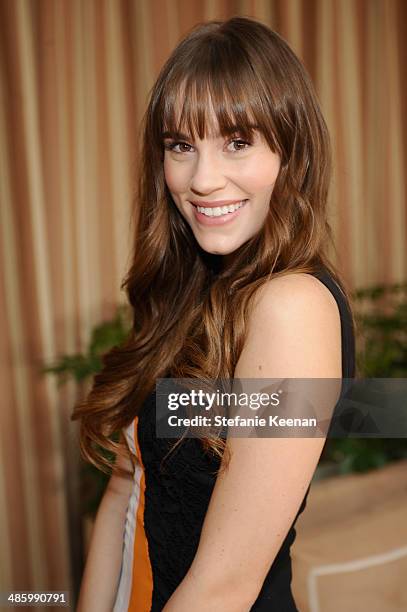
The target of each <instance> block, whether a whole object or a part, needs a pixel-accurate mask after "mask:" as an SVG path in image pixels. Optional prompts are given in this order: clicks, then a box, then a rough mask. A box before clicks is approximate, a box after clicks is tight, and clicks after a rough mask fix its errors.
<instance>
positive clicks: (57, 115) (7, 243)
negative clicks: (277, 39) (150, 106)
mask: <svg viewBox="0 0 407 612" xmlns="http://www.w3.org/2000/svg"><path fill="white" fill-rule="evenodd" d="M232 15H246V16H252V17H256V18H258V19H260V20H262V21H264V22H265V23H267V24H269V25H270V26H271V27H272V28H274V29H276V30H277V31H278V32H280V33H281V34H282V35H283V36H285V37H286V38H287V40H288V41H289V42H290V44H291V45H292V47H293V48H294V50H295V51H296V52H297V54H298V55H299V56H300V57H302V59H303V60H304V62H305V64H306V66H307V68H308V70H309V71H310V73H311V76H312V78H313V80H314V82H315V85H316V88H317V91H318V94H319V97H320V100H321V104H322V107H323V110H324V113H325V117H326V119H327V121H328V124H329V127H330V130H331V135H332V140H333V144H334V151H335V164H336V171H335V176H334V181H333V184H332V191H331V223H332V226H333V228H334V231H335V236H336V240H337V246H338V251H339V257H340V259H339V261H338V263H339V265H340V267H341V269H342V271H343V273H344V275H345V278H346V279H347V281H348V283H349V286H350V287H357V286H364V285H368V284H371V283H374V282H381V281H386V282H390V281H401V280H405V279H406V276H407V275H406V264H407V262H406V209H405V191H406V188H405V182H404V181H405V179H404V169H405V165H406V156H407V152H406V142H407V127H406V120H405V117H406V111H407V108H406V96H405V93H406V84H405V83H406V73H405V69H406V68H405V67H406V60H407V53H406V52H407V43H406V36H405V26H406V23H407V3H406V2H404V1H403V0H399V1H398V0H303V1H301V0H269V1H267V0H257V1H255V0H253V1H231V0H229V1H228V0H206V1H205V0H202V1H198V0H195V1H194V0H1V1H0V199H1V211H0V214H1V216H0V223H1V228H0V236H1V266H0V309H1V310H0V325H1V329H0V333H1V348H2V351H1V369H0V376H1V380H0V390H1V410H0V419H1V420H0V442H1V446H0V459H1V461H0V542H1V544H0V546H1V556H0V591H3V590H5V589H17V588H18V589H71V588H72V586H73V583H74V582H75V580H76V581H77V576H76V575H75V574H76V573H77V568H78V559H79V558H80V551H79V548H78V547H79V546H80V542H79V540H78V523H77V522H75V520H74V518H73V517H74V516H75V506H76V502H77V441H76V438H75V435H76V428H75V427H74V426H73V424H71V423H70V422H69V417H70V413H71V410H72V405H73V403H74V401H75V397H76V390H75V387H74V385H73V384H72V383H68V384H67V385H66V386H64V387H62V388H57V386H56V383H55V380H53V379H52V378H50V377H44V376H42V375H41V374H40V373H39V367H40V366H41V365H42V364H43V363H44V362H50V361H52V360H53V359H54V358H55V357H56V356H58V355H61V354H66V353H73V352H76V351H80V350H81V349H83V348H84V347H85V346H86V343H87V341H88V338H89V333H90V330H91V328H92V326H93V325H95V324H96V323H98V322H100V321H101V320H102V319H104V318H106V317H109V316H110V315H111V314H112V313H113V311H114V309H115V306H116V304H117V303H119V302H120V301H123V299H124V298H123V295H121V293H120V288H119V287H120V281H121V279H122V277H123V274H124V272H125V270H126V265H127V263H128V257H129V249H130V244H131V236H130V230H129V227H130V225H129V220H130V216H131V212H132V207H133V201H132V194H133V188H134V183H135V177H136V174H137V155H136V150H137V146H138V125H139V121H140V118H141V115H142V113H143V110H144V108H145V105H146V99H147V95H148V91H149V89H150V87H151V86H152V84H153V82H154V79H155V77H156V75H157V73H158V70H159V68H160V66H161V65H162V63H163V62H164V60H165V59H166V57H167V56H168V54H169V52H170V51H171V49H172V48H173V47H174V45H175V44H176V43H177V41H178V40H179V38H180V37H181V36H182V35H183V34H184V33H185V32H186V31H187V30H188V29H189V28H190V27H192V26H193V25H194V24H195V23H197V22H199V21H202V20H207V19H215V18H227V17H230V16H232Z"/></svg>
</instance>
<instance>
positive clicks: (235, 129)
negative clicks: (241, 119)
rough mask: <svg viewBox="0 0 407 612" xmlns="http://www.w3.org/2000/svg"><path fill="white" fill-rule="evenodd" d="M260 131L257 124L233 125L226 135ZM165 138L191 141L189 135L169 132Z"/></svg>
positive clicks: (163, 135)
mask: <svg viewBox="0 0 407 612" xmlns="http://www.w3.org/2000/svg"><path fill="white" fill-rule="evenodd" d="M258 129H259V126H258V125H255V124H249V125H246V126H245V127H243V126H238V125H232V126H231V127H230V128H228V129H227V130H225V135H228V136H231V135H232V134H238V133H243V134H244V133H247V132H253V131H255V130H258ZM165 138H172V139H174V140H189V139H190V138H191V136H188V135H187V134H183V133H182V132H171V131H167V132H163V134H162V139H163V140H164V139H165Z"/></svg>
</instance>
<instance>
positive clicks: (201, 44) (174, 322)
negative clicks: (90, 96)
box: [72, 17, 349, 471]
mask: <svg viewBox="0 0 407 612" xmlns="http://www.w3.org/2000/svg"><path fill="white" fill-rule="evenodd" d="M209 107H211V108H213V109H214V112H215V116H216V119H217V129H218V132H219V133H220V134H222V135H226V134H229V133H230V132H231V131H235V130H236V128H237V129H238V131H239V134H242V135H243V137H250V133H251V132H252V130H253V129H254V128H253V126H255V128H256V129H257V130H259V131H260V133H261V134H262V135H263V137H264V138H265V140H266V141H267V143H268V145H269V146H270V148H271V149H272V151H274V152H276V153H278V154H279V156H280V159H281V167H280V171H279V174H278V177H277V180H276V183H275V186H274V190H273V193H272V196H271V200H270V206H269V212H268V216H267V218H266V221H265V223H264V226H263V227H262V229H261V230H260V232H259V233H258V234H257V235H255V236H254V237H253V238H252V239H250V240H249V241H248V242H246V243H245V244H243V245H242V246H241V247H240V248H239V249H238V250H237V251H236V252H235V254H234V258H233V263H232V264H231V265H228V266H225V267H223V266H222V258H221V256H215V255H211V254H209V253H205V252H204V251H203V250H202V249H201V248H200V247H199V245H198V244H197V242H196V240H195V238H194V236H193V233H192V231H191V229H190V227H189V225H188V224H187V222H186V221H185V220H184V218H183V217H182V216H181V214H180V212H179V211H178V209H177V208H176V206H175V204H174V202H173V201H172V198H171V195H170V194H169V192H168V189H167V187H166V183H165V178H164V170H163V133H164V132H170V133H180V132H183V133H187V134H189V135H190V136H191V138H194V137H196V135H198V136H199V138H204V137H205V135H206V134H208V130H209V129H210V126H209V121H208V116H207V113H208V108H209ZM143 134H144V135H143V140H142V155H141V167H140V178H139V186H138V192H137V199H136V205H137V207H138V210H137V213H138V223H137V227H136V230H135V236H134V251H133V255H132V263H131V266H130V269H129V270H128V273H127V275H126V277H125V279H124V281H123V283H122V288H124V289H125V291H126V295H127V297H128V301H129V303H130V304H131V307H132V312H133V325H132V329H131V332H130V334H129V336H128V338H127V340H126V342H125V343H124V344H123V345H121V346H118V347H115V348H113V349H112V350H111V351H110V352H108V353H107V354H106V355H105V357H104V362H103V370H102V371H101V372H100V373H99V374H97V375H96V376H95V378H94V383H93V388H92V389H91V391H90V393H89V394H88V396H87V398H86V399H85V400H84V401H82V402H80V403H79V404H78V405H77V406H76V407H75V410H74V414H73V417H72V418H73V419H79V418H80V419H81V433H80V445H81V450H82V453H83V455H84V457H85V458H86V459H87V460H88V461H90V462H92V463H93V464H95V465H96V466H98V467H99V468H100V469H102V470H103V471H109V470H110V468H111V467H112V466H111V463H110V461H109V460H108V459H107V458H106V456H105V454H104V453H103V452H102V449H106V450H110V451H114V452H115V453H122V452H125V445H124V444H123V443H122V442H121V441H119V442H118V443H117V442H114V441H113V440H112V439H111V438H112V435H113V434H114V433H117V432H121V431H122V429H123V428H124V427H126V426H128V425H129V424H130V423H131V422H132V421H133V419H134V418H135V416H136V415H137V414H138V413H139V411H140V409H141V406H142V404H143V402H144V400H145V399H146V397H147V396H148V394H150V393H151V392H152V390H153V388H154V386H155V380H156V379H157V378H163V377H176V378H194V379H200V380H206V379H225V378H226V379H227V378H233V375H234V370H235V367H236V363H237V361H238V359H239V356H240V353H241V351H242V348H243V344H244V341H245V333H246V327H247V320H248V316H249V313H250V307H251V305H252V301H253V297H254V295H255V294H256V291H257V290H258V289H259V287H261V285H263V284H264V283H265V282H267V281H268V280H269V279H270V278H271V277H275V276H280V275H283V274H289V273H294V272H307V273H311V274H312V273H314V272H315V271H317V270H318V269H320V268H321V266H322V267H325V269H327V270H328V271H329V272H330V273H331V275H332V277H333V278H334V280H335V281H336V282H337V283H338V285H339V287H340V288H341V289H342V291H343V292H344V294H345V297H348V299H349V296H348V294H347V291H346V290H345V287H344V284H343V281H342V280H341V279H340V276H339V274H338V272H337V270H336V269H335V268H334V267H333V266H332V264H331V263H330V262H329V259H328V254H327V253H328V247H329V245H331V246H332V247H333V241H332V233H331V229H330V226H329V223H328V221H327V196H328V188H329V183H330V176H331V152H330V143H329V135H328V131H327V127H326V124H325V121H324V119H323V116H322V114H321V110H320V108H319V104H318V101H317V98H316V95H315V92H314V89H313V86H312V83H311V81H310V79H309V77H308V75H307V73H306V71H305V69H304V67H303V65H302V64H301V62H300V61H299V59H298V58H297V57H296V55H295V54H294V53H293V51H292V50H291V49H290V47H289V46H288V45H287V43H286V42H285V41H284V40H283V39H282V38H281V37H280V36H279V35H278V34H277V33H276V32H273V31H272V30H270V29H269V28H268V27H266V26H265V25H263V24H261V23H259V22H257V21H254V20H251V19H247V18H242V17H234V18H232V19H230V20H228V21H225V22H220V21H213V22H209V23H204V24H202V25H199V26H197V27H195V28H194V29H193V30H192V31H191V32H190V33H189V34H188V36H186V38H184V40H182V42H181V43H180V44H179V45H178V46H177V47H176V49H175V50H174V52H173V53H172V55H171V56H170V58H169V59H168V61H167V62H166V64H165V65H164V67H163V68H162V70H161V72H160V74H159V76H158V79H157V81H156V83H155V85H154V87H153V89H152V92H151V96H150V101H149V104H148V108H147V111H146V114H145V117H144V123H143ZM202 443H203V447H204V449H206V450H207V451H211V452H213V453H215V454H217V455H218V456H221V455H222V453H223V452H224V450H225V441H224V440H222V439H221V438H219V439H214V438H212V437H211V438H208V439H204V440H203V441H202Z"/></svg>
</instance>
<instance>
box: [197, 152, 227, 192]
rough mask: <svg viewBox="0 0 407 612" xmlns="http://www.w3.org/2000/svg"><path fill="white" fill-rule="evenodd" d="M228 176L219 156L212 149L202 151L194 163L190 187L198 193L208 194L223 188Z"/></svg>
mask: <svg viewBox="0 0 407 612" xmlns="http://www.w3.org/2000/svg"><path fill="white" fill-rule="evenodd" d="M226 183H227V178H226V176H225V174H224V172H223V166H222V163H221V160H220V159H219V157H218V156H217V155H216V154H215V153H214V152H211V151H205V152H201V153H200V154H199V155H198V156H197V159H196V162H195V164H194V168H193V173H192V176H191V183H190V189H191V191H193V192H194V193H196V194H197V195H207V194H209V193H212V192H213V191H218V190H219V189H223V188H224V187H225V185H226Z"/></svg>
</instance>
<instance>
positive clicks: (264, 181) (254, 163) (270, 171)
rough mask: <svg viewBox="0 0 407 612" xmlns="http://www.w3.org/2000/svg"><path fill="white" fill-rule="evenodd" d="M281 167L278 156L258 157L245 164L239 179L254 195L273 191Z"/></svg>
mask: <svg viewBox="0 0 407 612" xmlns="http://www.w3.org/2000/svg"><path fill="white" fill-rule="evenodd" d="M279 169H280V162H279V160H278V158H277V157H276V158H274V156H273V158H271V159H270V158H269V157H267V156H265V157H263V156H261V157H258V158H256V159H254V158H253V159H252V160H250V163H248V164H245V166H244V167H243V168H242V169H241V172H240V173H239V181H240V184H241V185H242V187H243V186H244V188H245V190H246V191H247V192H249V193H252V194H253V195H256V193H258V194H261V193H271V191H272V189H273V186H274V183H275V181H276V179H277V176H278V172H279Z"/></svg>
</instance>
